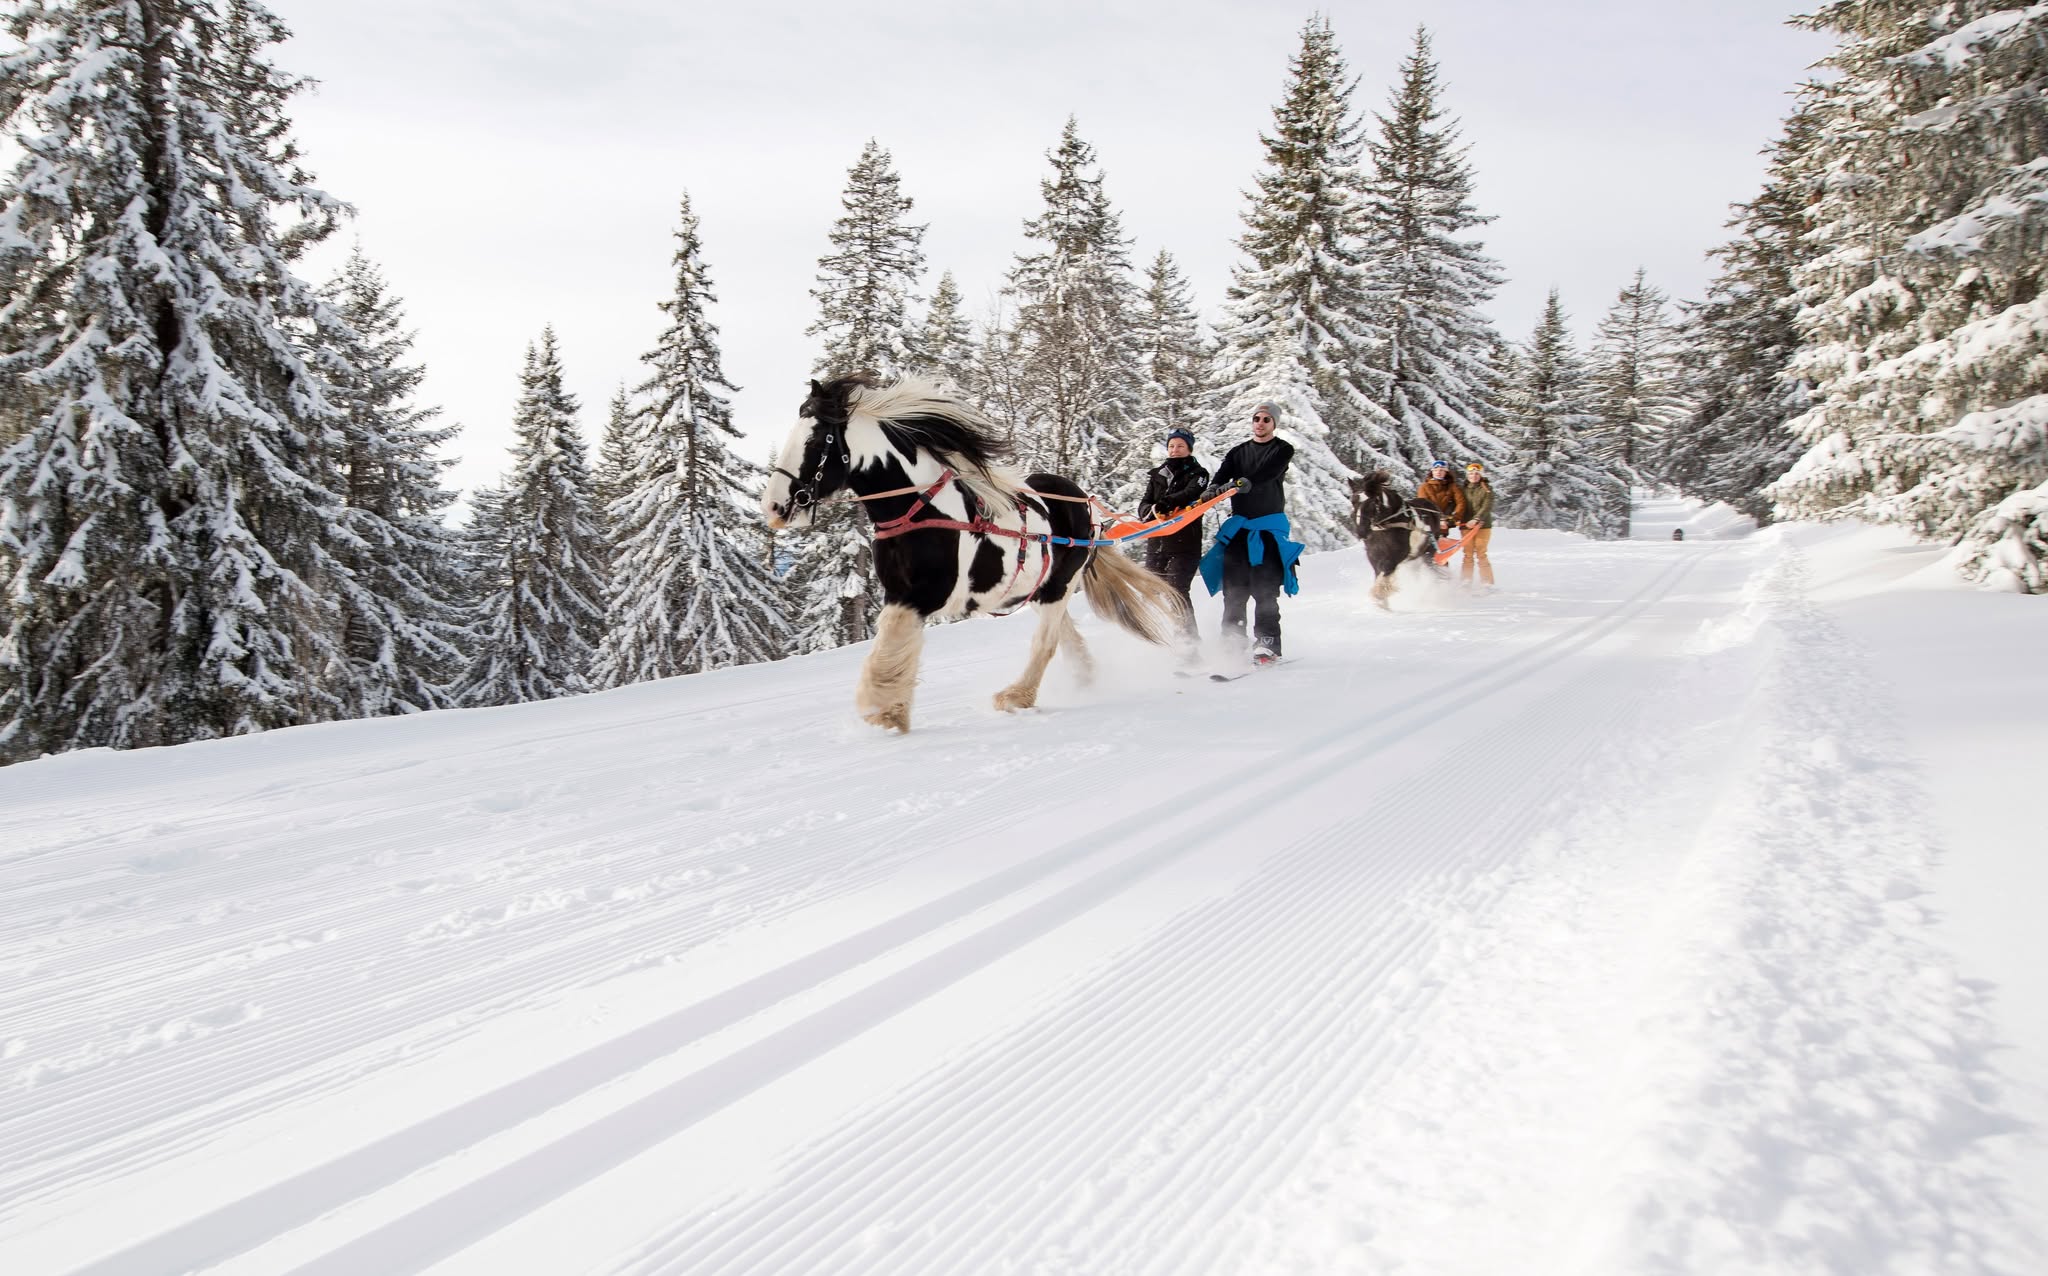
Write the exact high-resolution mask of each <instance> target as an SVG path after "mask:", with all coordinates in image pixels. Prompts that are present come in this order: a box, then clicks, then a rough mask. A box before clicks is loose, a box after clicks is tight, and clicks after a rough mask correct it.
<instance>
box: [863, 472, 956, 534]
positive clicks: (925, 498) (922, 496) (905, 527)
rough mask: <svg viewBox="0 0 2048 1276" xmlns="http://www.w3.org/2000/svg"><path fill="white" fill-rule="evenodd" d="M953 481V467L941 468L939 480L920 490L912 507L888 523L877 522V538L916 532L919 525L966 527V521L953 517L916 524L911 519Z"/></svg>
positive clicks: (911, 504)
mask: <svg viewBox="0 0 2048 1276" xmlns="http://www.w3.org/2000/svg"><path fill="white" fill-rule="evenodd" d="M952 481H953V471H952V470H951V469H944V470H940V471H939V478H938V481H937V482H935V483H933V484H932V485H931V486H930V487H928V488H926V489H925V490H924V491H922V492H919V493H918V494H917V499H916V500H914V501H912V502H911V503H910V508H909V509H907V510H905V511H903V513H902V515H901V516H900V517H897V518H892V519H890V520H889V521H888V522H886V523H877V524H875V539H876V540H878V541H885V540H888V539H889V538H890V537H891V536H901V535H903V533H905V532H914V531H916V530H917V529H918V528H919V527H950V528H953V529H955V530H960V529H963V528H965V527H966V526H967V525H966V524H965V523H958V522H954V521H953V520H952V519H926V520H925V521H924V522H922V523H918V524H916V525H914V526H913V525H912V524H911V521H910V520H911V519H913V518H916V517H917V512H918V511H919V510H921V509H923V508H924V507H925V505H926V504H928V503H929V502H930V501H931V499H932V498H933V497H934V496H937V495H938V494H939V493H940V492H942V491H944V490H945V488H946V484H948V483H950V482H952Z"/></svg>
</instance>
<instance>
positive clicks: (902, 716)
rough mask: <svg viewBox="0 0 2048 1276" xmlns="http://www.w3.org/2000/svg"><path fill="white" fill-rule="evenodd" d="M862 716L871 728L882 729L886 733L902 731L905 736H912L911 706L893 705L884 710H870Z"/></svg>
mask: <svg viewBox="0 0 2048 1276" xmlns="http://www.w3.org/2000/svg"><path fill="white" fill-rule="evenodd" d="M860 716H861V719H862V720H863V721H865V722H866V723H867V724H868V725H870V726H876V727H880V728H882V729H883V730H885V731H900V732H902V733H903V734H905V735H908V734H910V706H909V705H907V704H893V705H889V706H888V707H886V708H882V709H870V710H868V711H867V712H866V713H863V714H862V715H860Z"/></svg>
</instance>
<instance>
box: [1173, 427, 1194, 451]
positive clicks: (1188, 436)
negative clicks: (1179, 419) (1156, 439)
mask: <svg viewBox="0 0 2048 1276" xmlns="http://www.w3.org/2000/svg"><path fill="white" fill-rule="evenodd" d="M1175 439H1184V440H1186V441H1187V445H1188V450H1189V451H1193V450H1194V446H1195V432H1194V431H1193V430H1190V429H1188V428H1187V427H1186V426H1181V425H1176V426H1174V427H1173V428H1172V429H1171V430H1168V431H1167V432H1166V441H1167V442H1168V443H1171V442H1173V441H1174V440H1175Z"/></svg>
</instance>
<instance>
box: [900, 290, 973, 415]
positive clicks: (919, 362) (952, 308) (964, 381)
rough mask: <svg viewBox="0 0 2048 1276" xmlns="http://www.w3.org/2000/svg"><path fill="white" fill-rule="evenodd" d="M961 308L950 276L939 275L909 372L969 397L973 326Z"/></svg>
mask: <svg viewBox="0 0 2048 1276" xmlns="http://www.w3.org/2000/svg"><path fill="white" fill-rule="evenodd" d="M965 305H966V302H965V300H964V299H963V298H962V297H961V296H960V285H958V284H956V283H954V282H953V272H952V271H950V270H949V271H946V272H945V273H944V274H942V275H940V276H939V286H938V287H936V288H934V289H932V299H931V303H930V305H929V306H927V307H926V309H925V315H924V327H923V329H922V330H921V331H920V332H919V334H918V339H917V342H916V346H915V349H916V357H915V358H913V359H912V361H911V365H910V371H912V372H916V373H919V374H921V375H923V376H927V377H931V378H932V379H933V380H936V381H941V382H944V383H945V384H947V385H950V386H952V387H953V388H954V389H956V390H959V391H960V392H961V393H963V394H966V395H968V396H969V397H973V396H974V394H975V376H974V348H975V347H974V325H973V324H972V323H970V322H969V321H968V319H967V313H966V310H965V309H964V307H965Z"/></svg>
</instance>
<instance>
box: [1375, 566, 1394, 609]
mask: <svg viewBox="0 0 2048 1276" xmlns="http://www.w3.org/2000/svg"><path fill="white" fill-rule="evenodd" d="M1393 596H1394V573H1392V572H1379V573H1377V574H1375V575H1374V576H1373V579H1372V600H1373V601H1374V602H1376V603H1378V604H1379V605H1380V606H1381V607H1382V608H1384V609H1385V610H1388V611H1392V610H1393V606H1392V604H1390V603H1388V602H1387V600H1388V599H1389V598H1392V597H1393Z"/></svg>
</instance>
